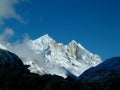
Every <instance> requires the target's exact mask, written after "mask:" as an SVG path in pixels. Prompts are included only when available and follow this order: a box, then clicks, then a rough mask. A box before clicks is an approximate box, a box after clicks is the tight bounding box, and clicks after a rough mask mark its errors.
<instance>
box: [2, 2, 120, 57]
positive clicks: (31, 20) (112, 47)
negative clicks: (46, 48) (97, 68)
mask: <svg viewBox="0 0 120 90" xmlns="http://www.w3.org/2000/svg"><path fill="white" fill-rule="evenodd" d="M0 3H1V4H0V8H1V9H0V33H2V32H4V30H5V29H6V28H7V29H11V30H13V31H14V36H13V37H12V38H11V41H15V40H19V39H22V37H23V36H24V34H28V35H29V37H30V38H31V39H36V38H38V37H40V36H42V35H44V34H49V35H50V36H51V37H52V38H54V39H55V40H56V41H57V42H63V43H64V44H67V43H69V42H70V41H71V40H73V39H74V40H75V41H77V42H78V43H81V44H82V45H83V46H84V47H85V48H86V49H88V50H89V51H91V52H92V53H96V54H99V55H100V56H101V57H102V58H103V59H107V58H110V57H113V56H119V55H120V50H119V49H120V1H119V0H0Z"/></svg>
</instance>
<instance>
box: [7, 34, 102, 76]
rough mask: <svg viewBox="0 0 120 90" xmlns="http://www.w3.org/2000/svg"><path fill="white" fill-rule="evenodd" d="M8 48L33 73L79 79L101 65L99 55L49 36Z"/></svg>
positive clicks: (78, 45) (73, 43)
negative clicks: (28, 66)
mask: <svg viewBox="0 0 120 90" xmlns="http://www.w3.org/2000/svg"><path fill="white" fill-rule="evenodd" d="M7 48H8V50H10V51H12V52H14V53H15V54H17V55H18V56H19V57H20V58H21V59H22V60H23V62H24V63H25V64H29V65H31V66H30V68H29V69H30V71H31V72H35V73H39V74H45V73H48V74H56V75H60V76H63V77H67V76H68V75H72V76H75V77H78V76H79V75H80V74H82V73H83V72H84V71H85V70H87V69H88V68H90V67H94V66H96V65H98V64H99V63H101V58H100V57H99V56H98V55H95V54H92V53H91V52H89V51H88V50H86V49H85V48H84V47H83V46H82V45H80V44H79V43H77V42H76V41H74V40H73V41H71V42H70V43H69V44H68V45H64V44H62V43H57V42H56V41H55V40H53V39H52V38H51V37H50V36H49V35H47V34H46V35H44V36H42V37H40V38H38V39H36V40H29V41H27V42H26V43H24V44H20V45H17V46H7Z"/></svg>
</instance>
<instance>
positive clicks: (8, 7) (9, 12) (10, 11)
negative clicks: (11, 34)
mask: <svg viewBox="0 0 120 90" xmlns="http://www.w3.org/2000/svg"><path fill="white" fill-rule="evenodd" d="M19 3H20V1H19V0H0V19H1V20H2V19H10V18H14V19H17V20H19V21H21V22H23V20H22V18H21V17H20V15H19V14H17V12H16V10H15V7H14V6H15V5H16V4H19Z"/></svg>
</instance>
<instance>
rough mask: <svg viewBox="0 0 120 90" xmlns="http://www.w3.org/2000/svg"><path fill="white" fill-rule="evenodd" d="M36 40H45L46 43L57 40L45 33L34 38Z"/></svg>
mask: <svg viewBox="0 0 120 90" xmlns="http://www.w3.org/2000/svg"><path fill="white" fill-rule="evenodd" d="M34 41H36V42H44V43H50V42H52V41H53V42H55V40H53V39H52V38H51V37H50V36H49V35H48V34H45V35H43V36H41V37H40V38H38V39H36V40H34Z"/></svg>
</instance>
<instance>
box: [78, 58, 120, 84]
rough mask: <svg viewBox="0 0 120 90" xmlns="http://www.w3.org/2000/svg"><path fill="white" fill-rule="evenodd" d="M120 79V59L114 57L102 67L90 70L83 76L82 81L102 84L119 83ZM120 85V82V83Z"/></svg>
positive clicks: (102, 64)
mask: <svg viewBox="0 0 120 90" xmlns="http://www.w3.org/2000/svg"><path fill="white" fill-rule="evenodd" d="M119 79H120V57H114V58H111V59H108V60H106V61H104V62H103V63H101V64H100V65H98V66H96V67H94V68H91V69H88V70H87V71H85V72H84V73H83V74H82V75H81V76H80V80H82V81H86V82H100V83H102V84H108V83H109V84H111V83H115V82H116V83H117V82H119V81H117V80H119ZM119 83H120V82H119Z"/></svg>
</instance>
